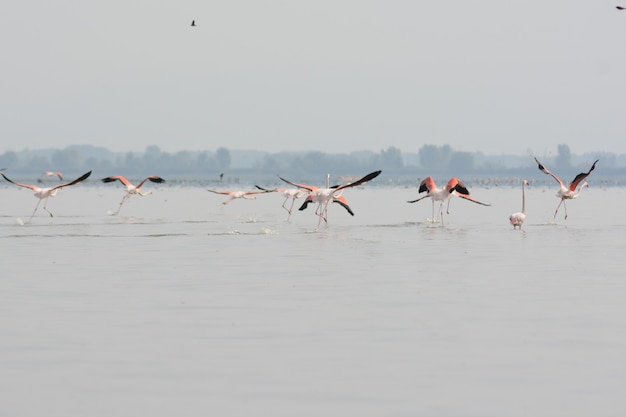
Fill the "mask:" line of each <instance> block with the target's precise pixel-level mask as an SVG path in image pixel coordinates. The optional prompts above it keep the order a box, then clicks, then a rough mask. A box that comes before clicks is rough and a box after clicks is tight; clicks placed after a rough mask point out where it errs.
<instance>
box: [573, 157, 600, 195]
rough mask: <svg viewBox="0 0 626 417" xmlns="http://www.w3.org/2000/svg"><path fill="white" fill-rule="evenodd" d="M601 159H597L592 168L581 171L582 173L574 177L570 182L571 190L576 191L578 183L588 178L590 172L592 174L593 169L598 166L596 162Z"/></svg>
mask: <svg viewBox="0 0 626 417" xmlns="http://www.w3.org/2000/svg"><path fill="white" fill-rule="evenodd" d="M598 161H599V159H596V161H595V162H594V163H593V165H591V168H590V169H589V171H587V172H581V173H580V174H578V175H576V177H575V178H574V181H572V182H571V183H570V184H569V190H570V191H576V187H578V184H580V182H581V181H582V180H584V179H585V178H587V176H588V175H589V174H591V171H593V170H594V169H595V168H596V162H598Z"/></svg>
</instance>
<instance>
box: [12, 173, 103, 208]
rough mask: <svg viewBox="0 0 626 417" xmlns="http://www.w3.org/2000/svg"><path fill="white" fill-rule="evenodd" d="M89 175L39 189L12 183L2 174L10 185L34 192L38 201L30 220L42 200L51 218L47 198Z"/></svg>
mask: <svg viewBox="0 0 626 417" xmlns="http://www.w3.org/2000/svg"><path fill="white" fill-rule="evenodd" d="M90 175H91V171H89V172H87V173H86V174H83V175H81V176H80V177H79V178H76V179H75V180H74V181H71V182H68V183H66V184H59V185H56V186H54V187H49V188H40V187H37V186H36V185H30V184H21V183H17V182H13V181H11V180H10V179H8V178H7V177H6V176H5V175H4V174H2V176H3V177H4V179H5V180H7V181H9V182H10V183H11V184H15V185H17V186H20V187H25V188H30V189H31V190H33V191H34V192H35V197H37V198H38V199H39V201H37V205H36V206H35V210H33V214H31V215H30V220H32V219H33V216H34V215H35V212H36V211H37V208H39V203H41V200H44V199H45V200H46V201H45V202H44V203H43V209H44V210H45V211H47V212H48V214H50V217H53V216H52V213H51V212H50V210H48V209H47V207H46V205H47V204H48V198H50V197H54V196H55V195H56V193H57V191H59V190H60V189H61V188H63V187H69V186H70V185H76V184H78V183H80V182H82V181H84V180H86V179H87V178H88V177H89V176H90Z"/></svg>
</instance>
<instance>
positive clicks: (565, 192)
mask: <svg viewBox="0 0 626 417" xmlns="http://www.w3.org/2000/svg"><path fill="white" fill-rule="evenodd" d="M598 161H599V159H596V161H595V162H594V163H593V165H591V168H590V169H589V171H587V172H581V173H580V174H578V175H576V177H575V178H574V181H572V182H571V183H570V184H569V187H566V186H565V184H564V183H563V181H561V179H560V178H559V177H557V176H556V175H554V174H553V173H551V172H550V171H548V168H546V167H545V166H543V165H542V164H541V162H539V160H538V159H537V158H535V162H537V167H538V168H539V170H540V171H541V172H543V173H544V174H548V175H551V176H552V178H554V179H555V180H556V181H557V182H558V183H559V185H560V186H561V189H560V190H559V191H557V193H556V196H557V197H559V198H560V199H561V201H560V202H559V205H558V206H556V210H555V211H554V218H553V219H552V221H554V219H556V214H557V213H558V212H559V208H560V207H561V204H563V209H565V220H567V206H566V205H565V200H573V199H574V198H576V197H578V195H579V194H580V193H581V191H582V190H583V188H585V187H588V186H589V184H588V183H587V182H586V181H585V182H584V183H583V184H582V185H581V186H580V187H579V188H578V191H576V187H578V184H580V182H581V181H582V180H584V179H585V178H587V176H588V175H589V174H591V171H593V170H594V168H595V167H596V162H598Z"/></svg>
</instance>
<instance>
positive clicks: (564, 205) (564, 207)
mask: <svg viewBox="0 0 626 417" xmlns="http://www.w3.org/2000/svg"><path fill="white" fill-rule="evenodd" d="M563 210H565V219H564V220H567V204H566V203H565V200H563Z"/></svg>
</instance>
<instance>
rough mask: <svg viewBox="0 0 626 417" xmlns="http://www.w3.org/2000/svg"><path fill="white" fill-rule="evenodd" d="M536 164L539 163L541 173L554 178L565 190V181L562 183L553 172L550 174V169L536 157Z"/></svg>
mask: <svg viewBox="0 0 626 417" xmlns="http://www.w3.org/2000/svg"><path fill="white" fill-rule="evenodd" d="M535 162H537V168H539V170H540V171H541V172H543V173H544V174H548V175H550V176H552V178H554V179H555V180H556V181H557V182H558V183H559V184H560V185H561V187H563V188H565V184H564V183H563V181H561V179H560V178H559V177H557V176H556V175H554V174H553V173H552V172H550V171H549V170H548V168H546V167H545V166H544V165H543V164H542V163H541V162H539V160H538V159H537V158H536V157H535Z"/></svg>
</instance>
